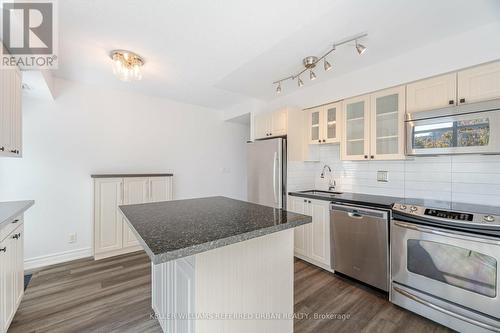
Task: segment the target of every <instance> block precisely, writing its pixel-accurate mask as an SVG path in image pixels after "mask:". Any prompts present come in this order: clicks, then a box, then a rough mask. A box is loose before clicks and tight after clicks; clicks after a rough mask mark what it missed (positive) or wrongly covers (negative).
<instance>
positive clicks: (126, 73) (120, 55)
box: [110, 50, 144, 82]
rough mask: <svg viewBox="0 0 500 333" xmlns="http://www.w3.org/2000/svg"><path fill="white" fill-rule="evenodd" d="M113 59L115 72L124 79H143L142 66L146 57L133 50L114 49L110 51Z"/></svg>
mask: <svg viewBox="0 0 500 333" xmlns="http://www.w3.org/2000/svg"><path fill="white" fill-rule="evenodd" d="M110 57H111V59H112V60H113V74H115V75H116V77H118V78H119V79H120V80H122V81H126V82H128V81H138V80H141V79H142V72H141V67H142V66H144V59H143V58H142V57H141V56H140V55H138V54H136V53H134V52H131V51H125V50H113V51H111V53H110Z"/></svg>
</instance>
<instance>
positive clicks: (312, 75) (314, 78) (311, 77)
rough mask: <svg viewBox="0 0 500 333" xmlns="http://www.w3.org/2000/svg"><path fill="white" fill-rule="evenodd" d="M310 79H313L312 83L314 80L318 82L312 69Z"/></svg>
mask: <svg viewBox="0 0 500 333" xmlns="http://www.w3.org/2000/svg"><path fill="white" fill-rule="evenodd" d="M309 79H311V81H312V80H316V74H314V72H313V71H312V69H311V71H310V72H309Z"/></svg>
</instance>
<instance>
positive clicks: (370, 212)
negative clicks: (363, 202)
mask: <svg viewBox="0 0 500 333" xmlns="http://www.w3.org/2000/svg"><path fill="white" fill-rule="evenodd" d="M330 210H338V211H342V212H345V213H346V214H347V215H349V217H352V218H362V217H363V216H371V217H377V218H383V219H387V215H388V213H387V212H386V211H384V210H378V209H369V208H365V207H358V206H350V205H338V204H333V203H332V204H330Z"/></svg>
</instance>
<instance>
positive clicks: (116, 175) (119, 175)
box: [90, 173, 174, 179]
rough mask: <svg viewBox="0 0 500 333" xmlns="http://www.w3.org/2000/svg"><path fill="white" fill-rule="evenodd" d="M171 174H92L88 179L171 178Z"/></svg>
mask: <svg viewBox="0 0 500 333" xmlns="http://www.w3.org/2000/svg"><path fill="white" fill-rule="evenodd" d="M173 176H174V174H173V173H124V174H119V173H110V174H93V175H90V178H94V179H95V178H131V177H173Z"/></svg>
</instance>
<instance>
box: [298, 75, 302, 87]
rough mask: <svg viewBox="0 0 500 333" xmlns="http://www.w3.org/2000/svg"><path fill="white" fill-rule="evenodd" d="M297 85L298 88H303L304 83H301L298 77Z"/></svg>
mask: <svg viewBox="0 0 500 333" xmlns="http://www.w3.org/2000/svg"><path fill="white" fill-rule="evenodd" d="M297 79H298V80H297V84H298V85H299V87H303V86H304V82H302V80H301V79H300V76H299V77H297Z"/></svg>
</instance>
